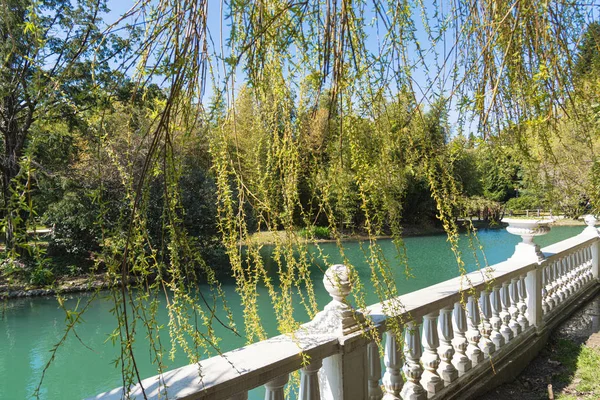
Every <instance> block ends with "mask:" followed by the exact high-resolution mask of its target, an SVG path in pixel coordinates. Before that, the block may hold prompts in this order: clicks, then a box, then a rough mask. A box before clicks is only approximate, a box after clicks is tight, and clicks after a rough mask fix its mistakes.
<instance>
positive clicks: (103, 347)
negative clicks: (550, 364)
mask: <svg viewBox="0 0 600 400" xmlns="http://www.w3.org/2000/svg"><path fill="white" fill-rule="evenodd" d="M582 230H583V227H581V226H578V227H555V228H553V229H552V231H551V232H550V233H549V234H548V235H546V236H542V237H538V238H536V242H537V243H539V244H540V245H541V246H542V247H543V246H546V245H549V244H552V243H555V242H558V241H560V240H563V239H566V238H568V237H571V236H573V235H576V234H578V233H580V232H581V231H582ZM478 237H479V241H480V243H481V244H482V245H483V247H484V250H485V256H486V257H487V260H488V263H489V264H490V265H491V264H494V263H497V262H500V261H503V260H505V259H506V258H508V257H509V256H510V255H511V254H512V252H513V249H514V246H515V245H516V244H517V243H518V242H519V241H520V238H518V237H516V236H513V235H510V234H509V233H507V232H506V230H504V229H494V230H480V231H479V234H478ZM405 243H406V251H407V256H408V260H409V264H410V266H411V268H412V273H413V275H414V278H410V279H407V278H406V275H405V273H404V270H403V268H399V267H398V268H397V271H395V275H396V280H397V287H398V290H399V292H400V294H402V293H408V292H411V291H414V290H417V289H420V288H423V287H426V286H429V285H432V284H435V283H438V282H441V281H444V280H447V279H450V278H452V277H455V276H457V275H458V270H457V266H456V261H455V259H454V257H453V255H452V252H451V250H450V246H449V244H448V242H447V240H446V236H445V235H434V236H420V237H409V238H406V239H405ZM380 244H381V247H382V249H383V253H384V255H385V256H386V257H388V258H389V259H390V260H391V264H392V266H398V263H397V262H396V263H394V254H395V252H394V246H393V244H392V243H391V241H389V240H382V241H380ZM344 246H345V251H346V256H347V257H348V259H349V260H351V261H352V262H353V263H354V264H355V266H356V267H357V269H358V271H359V274H360V276H361V279H362V281H363V282H365V283H366V282H368V281H369V276H370V271H369V268H368V265H367V264H366V263H365V262H364V258H365V255H364V252H363V249H362V248H361V246H360V245H359V243H358V242H345V243H344ZM321 248H322V250H323V252H324V253H325V254H327V255H328V256H329V259H328V260H329V262H330V263H331V264H333V263H339V262H341V258H340V256H339V252H338V250H337V248H336V246H335V244H334V243H324V244H322V245H321ZM461 249H462V251H463V252H464V254H465V259H466V263H467V266H468V268H467V269H468V270H470V271H472V270H474V269H476V268H477V266H476V263H475V259H474V256H473V254H472V251H471V250H469V246H468V241H467V240H466V239H465V240H461ZM268 250H269V249H268V248H266V249H265V251H267V252H268ZM479 258H480V259H481V257H479ZM322 269H323V266H321V268H317V267H316V266H315V268H314V270H313V271H312V272H311V273H312V276H313V278H314V281H315V282H316V283H315V290H316V291H317V292H316V297H317V300H318V303H319V307H320V308H322V307H323V306H324V305H325V304H326V303H327V302H328V301H329V300H330V298H329V296H328V294H327V293H326V291H325V289H324V288H323V285H322V283H321V280H322V278H323V272H322ZM223 288H224V291H225V293H226V296H227V299H228V303H229V306H230V307H231V308H232V311H233V314H234V318H235V320H236V321H240V322H239V323H238V325H241V321H243V311H242V309H241V306H240V305H239V296H238V295H237V293H235V286H234V284H233V282H225V283H224V284H223ZM259 292H260V294H261V295H260V296H259V300H258V301H259V307H260V310H261V313H262V316H263V320H264V324H265V329H266V330H267V332H269V334H272V335H274V334H276V333H277V332H276V326H275V322H274V318H273V317H272V312H273V311H272V307H271V304H270V300H269V297H268V294H267V293H266V290H265V289H264V288H259ZM365 292H366V300H367V303H368V304H371V303H375V302H377V301H378V300H377V296H376V295H375V293H374V291H373V289H372V287H369V285H368V284H365ZM87 298H89V294H85V293H84V294H79V295H72V296H70V297H69V298H68V301H67V307H68V308H74V307H75V305H76V304H77V302H78V301H81V303H83V302H85V301H86V299H87ZM111 308H113V304H112V302H111V300H110V299H109V298H107V296H104V297H102V296H101V298H99V299H97V300H95V301H94V302H93V303H92V304H91V306H90V308H89V310H88V311H87V312H86V313H85V316H84V320H85V323H83V324H81V325H79V326H78V327H77V334H78V336H79V338H80V339H81V341H80V340H79V339H78V338H76V337H74V336H73V335H71V336H69V337H68V339H67V340H66V342H65V343H64V345H63V347H62V348H61V349H60V350H59V352H58V355H57V357H56V359H55V360H54V363H53V364H52V366H51V367H50V369H49V370H48V371H47V373H46V376H45V378H44V384H43V386H42V389H41V396H40V397H41V398H43V399H58V398H60V399H79V398H84V397H89V396H93V395H96V394H98V393H101V392H104V391H107V390H109V389H112V388H115V387H118V386H121V384H122V381H121V374H120V368H119V367H115V364H114V360H115V359H117V357H118V354H119V349H118V348H117V347H114V346H113V345H112V343H111V342H110V341H107V337H108V335H109V334H110V333H111V332H112V331H113V329H114V328H115V326H116V323H115V319H114V316H113V315H112V314H111V312H110V310H111ZM298 308H300V307H298ZM270 316H271V317H270ZM158 318H159V319H160V320H161V321H164V323H165V325H166V323H167V321H168V318H167V314H166V312H165V311H164V310H163V311H161V312H160V313H159V316H158ZM298 318H300V319H303V318H304V319H305V318H306V315H305V314H302V312H301V311H299V314H298ZM64 329H65V314H64V311H62V310H61V309H60V308H59V307H58V305H57V302H56V300H55V299H54V298H28V299H15V300H9V301H5V302H4V303H0V377H2V383H1V384H0V399H11V400H12V399H25V398H31V396H32V394H33V392H34V390H35V388H36V387H37V385H38V382H39V380H40V376H41V373H42V370H43V368H44V366H45V364H46V362H47V361H48V359H49V357H50V350H51V349H52V348H53V346H54V345H55V344H56V343H57V342H58V341H59V340H60V338H61V336H62V335H63V333H64ZM217 329H218V335H220V336H221V337H222V339H223V340H222V341H221V343H220V347H221V349H222V350H223V351H227V350H231V349H234V348H237V347H240V346H243V345H244V339H243V338H238V337H236V336H234V335H232V334H231V333H230V332H229V331H228V330H227V329H224V328H221V327H217ZM142 336H143V335H138V338H137V339H136V346H137V347H136V354H137V363H138V367H139V369H140V374H141V376H142V377H148V376H152V375H155V374H156V368H155V367H153V366H152V364H151V360H150V356H149V354H148V350H147V349H146V346H145V343H147V342H145V338H144V337H142ZM162 340H163V343H165V342H168V332H167V331H166V330H165V331H163V333H162ZM165 347H166V346H165ZM167 351H168V349H167ZM177 354H178V356H177V357H176V359H175V360H174V361H170V360H167V357H166V355H165V361H164V362H165V363H166V364H167V365H168V368H169V369H171V368H176V367H179V366H182V365H185V364H187V363H188V361H187V360H186V357H185V356H184V355H183V354H182V352H178V353H177ZM250 398H251V399H254V398H256V399H258V398H261V390H260V389H258V390H256V391H253V393H251V395H250Z"/></svg>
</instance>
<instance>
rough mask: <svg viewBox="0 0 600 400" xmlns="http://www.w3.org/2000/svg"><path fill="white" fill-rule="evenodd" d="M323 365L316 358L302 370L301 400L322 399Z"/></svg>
mask: <svg viewBox="0 0 600 400" xmlns="http://www.w3.org/2000/svg"><path fill="white" fill-rule="evenodd" d="M376 347H377V346H376ZM322 365H323V362H322V361H321V360H315V361H313V362H311V363H310V364H308V365H306V366H305V367H304V368H302V369H301V370H300V393H299V396H298V398H299V400H321V391H320V389H319V369H321V366H322Z"/></svg>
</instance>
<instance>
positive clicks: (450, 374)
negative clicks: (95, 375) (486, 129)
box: [95, 219, 600, 400]
mask: <svg viewBox="0 0 600 400" xmlns="http://www.w3.org/2000/svg"><path fill="white" fill-rule="evenodd" d="M586 222H588V220H587V219H586ZM594 223H595V220H594ZM527 229H530V228H527ZM531 229H533V228H531ZM543 231H547V228H544V229H542V230H535V234H541V233H542V232H543ZM518 232H520V233H519V234H522V232H523V230H520V231H518ZM527 233H528V234H529V233H530V232H529V231H527ZM533 236H535V235H533ZM599 248H600V235H599V234H598V231H597V230H596V229H595V228H594V227H593V225H590V223H588V227H587V228H586V229H585V231H584V232H583V233H582V234H580V235H577V236H575V237H572V238H569V239H566V240H564V241H562V242H559V243H556V244H554V245H551V246H547V247H545V248H544V249H539V247H537V246H535V244H534V243H533V241H532V240H529V239H527V241H524V242H523V243H521V244H520V245H519V246H517V249H516V251H515V255H513V257H511V258H510V259H509V260H507V261H505V262H502V263H499V264H496V265H494V266H491V269H490V274H489V276H490V278H491V279H493V281H492V282H490V281H486V280H485V279H484V278H485V277H484V275H483V274H481V273H479V272H474V273H471V274H469V276H468V278H469V281H470V282H471V283H472V286H471V287H463V286H462V283H463V282H464V281H463V280H461V278H454V279H450V280H448V281H445V282H441V283H439V284H436V285H432V286H430V287H428V288H425V289H421V290H418V291H415V292H412V293H408V294H405V295H402V296H399V297H398V298H396V299H393V301H394V304H402V307H390V306H389V304H387V303H378V304H374V305H372V306H370V307H367V308H366V309H365V310H360V311H359V310H355V309H353V308H352V307H351V305H350V304H349V303H348V301H347V300H346V296H347V295H348V294H349V293H350V291H351V282H350V279H349V277H350V273H349V270H348V269H347V268H346V267H345V266H343V265H335V266H332V267H331V268H329V269H328V271H327V273H326V274H325V277H324V285H325V287H326V289H327V291H328V292H329V293H330V295H331V297H332V300H331V302H330V303H329V304H327V305H326V306H325V307H324V309H323V311H322V312H320V313H319V314H317V316H316V317H315V318H314V319H313V320H312V321H310V322H309V323H307V324H304V325H303V326H302V327H301V329H300V330H299V331H297V332H296V333H295V334H294V335H281V336H277V337H274V338H271V339H268V340H265V341H262V342H258V343H254V344H251V345H249V346H246V347H244V348H241V349H237V350H234V351H231V352H227V353H225V354H224V355H223V356H216V357H212V358H209V359H206V360H202V361H201V362H200V363H199V364H193V365H188V366H185V367H182V368H178V369H175V370H172V371H168V372H165V373H164V374H162V375H161V376H160V377H159V376H157V377H152V378H148V379H145V380H143V381H142V382H141V385H142V386H143V387H144V391H145V393H146V396H147V398H148V399H158V398H165V397H167V396H168V398H170V399H192V398H194V399H196V398H197V399H203V398H207V399H209V398H210V399H213V400H226V399H228V400H243V399H247V398H248V391H250V390H252V389H253V388H256V387H259V386H264V388H265V399H268V400H270V399H273V400H275V399H277V400H279V399H284V396H285V392H286V390H285V387H286V385H290V383H288V381H289V376H290V374H291V373H293V372H294V371H300V380H299V385H300V386H299V388H298V389H297V390H298V395H299V399H301V400H334V399H335V400H350V399H369V400H380V399H386V400H392V399H394V400H395V399H404V400H407V399H419V400H425V399H427V398H435V399H443V398H445V396H446V395H447V394H448V393H456V391H457V390H458V391H459V390H467V389H468V387H469V385H471V383H474V382H472V381H473V379H475V380H476V381H480V380H482V379H488V378H491V377H492V376H493V375H494V372H493V371H492V366H491V364H492V363H490V362H487V361H485V362H484V359H485V358H490V357H492V358H493V360H494V363H493V364H494V367H493V368H496V367H499V366H501V365H502V360H503V357H505V354H509V353H507V352H513V353H514V352H515V351H516V352H519V348H520V347H521V346H523V347H524V348H525V347H527V346H528V345H529V343H530V341H531V340H534V339H533V338H535V337H536V336H535V335H536V334H537V333H536V332H538V331H540V330H543V329H544V326H546V324H554V323H555V322H554V321H558V320H559V319H560V318H562V317H564V316H563V314H564V310H569V309H570V308H569V307H572V305H573V304H576V303H577V301H576V300H577V299H578V298H579V296H583V295H585V294H586V293H589V292H590V291H591V290H592V289H593V290H596V288H597V287H598V286H599V283H598V276H599V271H598V265H599V260H598V256H599ZM390 301H391V300H390ZM392 309H393V310H397V309H402V311H398V314H395V315H388V314H387V313H386V310H392ZM392 318H393V320H392ZM367 319H368V320H369V321H368V323H365V321H366V320H367ZM391 321H393V322H394V323H390V322H391ZM399 321H402V322H401V323H399ZM402 326H403V329H400V328H399V327H402ZM392 328H394V329H392ZM365 329H368V330H369V332H368V333H367V334H365V332H363V330H365ZM373 334H375V336H374V335H373ZM382 334H383V335H384V336H383V341H382V342H383V348H382V349H380V348H379V347H378V338H379V337H380V335H382ZM373 338H376V339H377V341H374V340H373ZM509 344H510V345H509ZM515 349H516V350H515ZM380 351H383V354H384V359H383V363H384V365H385V371H382V368H381V360H380ZM307 360H308V361H307ZM307 362H308V364H306V363H307ZM199 368H200V371H201V372H202V378H201V379H199V376H198V371H199ZM485 371H488V372H487V373H483V372H485ZM382 374H383V375H382ZM165 385H166V386H165ZM382 386H383V390H382ZM453 391H454V392H453ZM461 393H462V392H461ZM122 394H123V391H122V389H121V388H117V389H114V390H112V391H110V392H107V393H104V394H101V395H98V396H96V397H95V398H96V399H105V400H106V399H120V398H121V397H122ZM130 396H131V397H132V398H133V397H138V398H141V397H142V396H141V387H140V385H137V386H134V387H132V388H131V390H130ZM455 396H456V395H455ZM455 398H456V397H455ZM458 398H461V397H460V396H459V397H458Z"/></svg>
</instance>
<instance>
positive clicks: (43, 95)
mask: <svg viewBox="0 0 600 400" xmlns="http://www.w3.org/2000/svg"><path fill="white" fill-rule="evenodd" d="M104 4H105V2H104V1H86V0H78V1H75V2H74V1H69V0H62V1H53V0H42V1H32V0H7V1H3V2H2V5H1V6H0V7H1V9H0V42H1V44H0V132H1V134H2V141H3V143H2V144H3V146H2V147H3V149H2V153H1V154H0V169H1V173H2V203H3V209H4V215H3V218H4V229H5V235H6V249H7V250H8V251H17V252H18V245H19V243H18V240H17V238H19V237H22V236H23V231H24V230H25V229H26V228H25V224H24V215H23V210H21V209H20V206H19V204H20V201H18V199H17V200H15V197H16V198H19V197H22V196H23V193H22V192H20V191H19V190H18V183H17V180H18V179H19V178H18V177H19V173H20V170H21V161H22V158H23V157H24V155H25V154H26V152H27V147H28V145H29V143H30V141H31V135H32V129H33V126H34V124H35V123H36V122H37V121H38V119H39V118H40V116H43V118H44V120H45V121H48V120H49V119H51V118H52V117H51V116H54V117H55V118H62V119H68V118H73V117H74V116H76V115H77V114H78V113H79V112H80V107H82V106H84V105H85V104H84V103H83V100H84V99H85V100H86V101H88V105H89V98H88V97H89V96H90V94H92V93H93V90H94V84H95V83H94V81H93V79H92V77H91V74H92V72H93V71H100V70H101V68H98V66H97V65H95V64H93V63H92V62H91V61H90V60H91V57H92V54H93V53H94V46H97V44H98V43H100V41H99V39H100V38H101V34H100V31H99V28H98V24H99V22H100V14H101V13H102V12H104V11H106V8H105V5H104ZM109 42H110V40H108V41H107V42H106V43H109ZM96 50H100V51H99V52H98V55H99V56H100V57H101V56H103V55H105V53H104V52H103V51H102V50H101V49H100V47H98V48H97V49H96Z"/></svg>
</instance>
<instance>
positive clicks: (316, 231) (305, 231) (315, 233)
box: [298, 226, 331, 239]
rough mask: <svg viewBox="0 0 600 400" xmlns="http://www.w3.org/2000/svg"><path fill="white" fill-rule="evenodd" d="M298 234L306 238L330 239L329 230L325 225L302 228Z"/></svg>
mask: <svg viewBox="0 0 600 400" xmlns="http://www.w3.org/2000/svg"><path fill="white" fill-rule="evenodd" d="M298 234H299V235H300V236H301V237H303V238H306V239H331V231H330V230H329V227H327V226H311V227H308V228H302V229H301V230H300V232H299V233H298Z"/></svg>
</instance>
